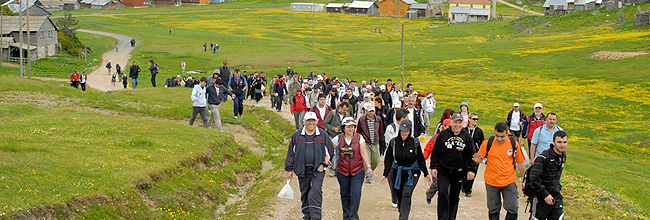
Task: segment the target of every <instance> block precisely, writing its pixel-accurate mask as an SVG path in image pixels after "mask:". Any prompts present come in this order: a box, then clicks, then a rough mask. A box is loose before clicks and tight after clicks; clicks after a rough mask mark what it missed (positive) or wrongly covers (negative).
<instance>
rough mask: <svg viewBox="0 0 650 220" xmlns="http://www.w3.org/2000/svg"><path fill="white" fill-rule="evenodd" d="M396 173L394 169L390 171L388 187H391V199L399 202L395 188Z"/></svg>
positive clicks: (394, 202)
mask: <svg viewBox="0 0 650 220" xmlns="http://www.w3.org/2000/svg"><path fill="white" fill-rule="evenodd" d="M393 186H395V175H394V174H393V169H390V171H388V188H390V201H391V202H392V203H393V204H397V196H398V194H397V189H395V187H393Z"/></svg>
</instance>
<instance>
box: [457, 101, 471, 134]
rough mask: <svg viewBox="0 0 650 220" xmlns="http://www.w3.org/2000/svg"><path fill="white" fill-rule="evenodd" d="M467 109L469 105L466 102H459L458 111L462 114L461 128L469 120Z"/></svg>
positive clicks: (465, 125) (464, 126)
mask: <svg viewBox="0 0 650 220" xmlns="http://www.w3.org/2000/svg"><path fill="white" fill-rule="evenodd" d="M468 111H469V105H467V102H462V103H460V111H459V113H460V115H462V116H463V128H466V127H467V123H468V121H469V116H468V114H469V112H468Z"/></svg>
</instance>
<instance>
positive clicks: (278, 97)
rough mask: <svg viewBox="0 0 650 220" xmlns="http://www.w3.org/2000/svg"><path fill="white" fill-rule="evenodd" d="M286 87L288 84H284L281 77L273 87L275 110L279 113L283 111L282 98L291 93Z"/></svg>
mask: <svg viewBox="0 0 650 220" xmlns="http://www.w3.org/2000/svg"><path fill="white" fill-rule="evenodd" d="M286 85H287V84H286V83H284V79H283V78H282V77H279V78H278V81H276V82H275V84H274V86H273V87H274V89H273V94H274V95H273V96H275V109H276V111H278V112H280V111H281V110H282V97H284V96H285V95H286V94H287V93H289V91H288V90H287V86H286Z"/></svg>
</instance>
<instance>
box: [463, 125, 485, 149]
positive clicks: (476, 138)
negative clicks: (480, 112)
mask: <svg viewBox="0 0 650 220" xmlns="http://www.w3.org/2000/svg"><path fill="white" fill-rule="evenodd" d="M464 129H465V130H467V133H469V135H470V136H471V137H472V142H474V151H476V152H478V149H479V148H480V147H481V144H482V143H483V140H485V136H484V135H483V130H482V129H481V128H479V127H478V126H476V127H475V128H474V132H472V131H470V130H469V126H467V127H465V128H464Z"/></svg>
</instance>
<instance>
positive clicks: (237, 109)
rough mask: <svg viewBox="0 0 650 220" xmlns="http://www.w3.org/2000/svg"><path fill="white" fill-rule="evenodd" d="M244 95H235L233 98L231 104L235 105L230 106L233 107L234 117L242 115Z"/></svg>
mask: <svg viewBox="0 0 650 220" xmlns="http://www.w3.org/2000/svg"><path fill="white" fill-rule="evenodd" d="M245 97H246V95H245V94H244V95H235V98H233V99H232V100H233V102H235V104H234V105H233V106H232V107H233V112H234V113H235V116H241V115H242V114H244V98H245Z"/></svg>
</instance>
